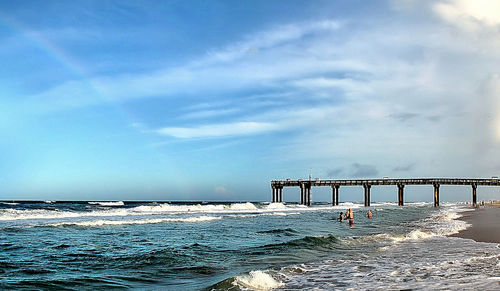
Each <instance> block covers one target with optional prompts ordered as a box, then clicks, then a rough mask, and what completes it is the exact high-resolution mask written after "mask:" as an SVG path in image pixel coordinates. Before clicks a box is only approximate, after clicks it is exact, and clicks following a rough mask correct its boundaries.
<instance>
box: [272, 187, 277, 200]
mask: <svg viewBox="0 0 500 291" xmlns="http://www.w3.org/2000/svg"><path fill="white" fill-rule="evenodd" d="M272 188H273V203H274V202H276V187H274V186H272Z"/></svg>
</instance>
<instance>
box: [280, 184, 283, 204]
mask: <svg viewBox="0 0 500 291" xmlns="http://www.w3.org/2000/svg"><path fill="white" fill-rule="evenodd" d="M279 202H280V203H283V186H281V187H280V201H279Z"/></svg>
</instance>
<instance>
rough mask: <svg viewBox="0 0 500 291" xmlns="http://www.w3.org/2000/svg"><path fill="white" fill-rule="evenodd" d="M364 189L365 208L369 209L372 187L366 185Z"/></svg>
mask: <svg viewBox="0 0 500 291" xmlns="http://www.w3.org/2000/svg"><path fill="white" fill-rule="evenodd" d="M363 187H364V188H365V207H368V206H370V188H371V187H372V185H370V184H365V185H363Z"/></svg>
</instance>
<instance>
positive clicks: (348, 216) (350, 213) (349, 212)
mask: <svg viewBox="0 0 500 291" xmlns="http://www.w3.org/2000/svg"><path fill="white" fill-rule="evenodd" d="M366 217H368V218H369V219H371V218H372V217H373V214H372V211H371V210H368V212H367V213H366ZM343 220H349V225H353V224H354V212H353V211H352V209H351V208H349V209H347V211H346V212H345V214H344V213H342V212H340V215H339V221H343Z"/></svg>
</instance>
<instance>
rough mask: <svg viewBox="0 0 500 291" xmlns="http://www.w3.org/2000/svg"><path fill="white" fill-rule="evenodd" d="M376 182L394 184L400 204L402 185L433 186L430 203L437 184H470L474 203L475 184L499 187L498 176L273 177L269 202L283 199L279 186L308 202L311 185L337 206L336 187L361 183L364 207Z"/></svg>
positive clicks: (367, 203) (400, 203) (437, 196)
mask: <svg viewBox="0 0 500 291" xmlns="http://www.w3.org/2000/svg"><path fill="white" fill-rule="evenodd" d="M376 185H393V186H398V204H399V205H401V206H403V204H404V201H403V196H404V187H405V186H406V185H433V186H434V206H439V186H440V185H468V186H471V187H472V204H474V205H476V203H477V194H476V189H477V186H500V180H499V179H498V177H492V178H487V179H483V178H481V179H472V178H410V179H394V178H382V179H343V180H330V179H328V180H322V179H314V180H302V179H298V180H291V179H286V180H273V181H271V188H272V201H273V202H283V187H300V203H301V204H303V205H311V202H312V195H311V187H315V186H316V187H318V186H319V187H321V186H323V187H332V205H338V203H339V199H338V195H339V188H340V187H341V186H363V188H364V193H365V206H370V188H371V186H376Z"/></svg>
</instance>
